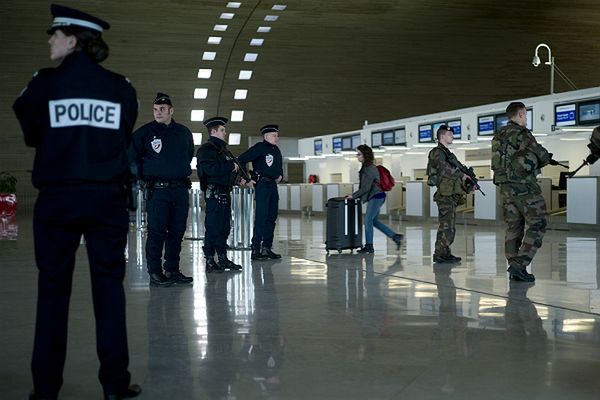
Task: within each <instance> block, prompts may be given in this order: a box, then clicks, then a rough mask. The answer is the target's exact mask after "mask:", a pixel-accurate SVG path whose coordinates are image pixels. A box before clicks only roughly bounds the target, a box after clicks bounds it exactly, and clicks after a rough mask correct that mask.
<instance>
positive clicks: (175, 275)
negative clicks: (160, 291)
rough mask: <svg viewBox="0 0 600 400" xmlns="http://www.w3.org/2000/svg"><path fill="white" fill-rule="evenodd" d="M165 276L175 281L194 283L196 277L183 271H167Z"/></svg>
mask: <svg viewBox="0 0 600 400" xmlns="http://www.w3.org/2000/svg"><path fill="white" fill-rule="evenodd" d="M165 276H166V277H167V278H169V280H170V281H171V282H173V283H192V282H193V281H194V278H192V277H191V276H185V275H184V274H182V273H181V271H172V272H170V271H166V272H165Z"/></svg>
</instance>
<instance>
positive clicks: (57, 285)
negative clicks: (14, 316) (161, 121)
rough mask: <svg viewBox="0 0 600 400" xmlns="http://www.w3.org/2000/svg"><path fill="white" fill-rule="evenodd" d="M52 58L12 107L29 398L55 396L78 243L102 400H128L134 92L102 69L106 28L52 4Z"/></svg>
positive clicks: (131, 389)
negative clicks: (33, 268)
mask: <svg viewBox="0 0 600 400" xmlns="http://www.w3.org/2000/svg"><path fill="white" fill-rule="evenodd" d="M50 9H51V12H52V15H53V17H54V20H53V23H52V26H51V27H50V29H49V30H48V34H49V35H50V39H49V40H48V43H49V45H50V59H52V60H57V61H61V63H60V65H59V66H58V67H56V68H47V69H42V70H40V71H39V72H38V73H37V74H36V75H35V76H34V78H33V79H32V80H31V82H29V85H28V86H27V88H26V89H25V90H24V91H23V92H22V93H21V96H20V97H19V98H18V99H17V100H16V101H15V103H14V105H13V109H14V111H15V114H16V116H17V118H18V119H19V122H20V123H21V128H22V130H23V134H24V137H25V143H26V144H27V146H30V147H34V148H35V149H36V152H35V160H34V165H33V173H32V183H33V185H34V186H35V187H36V188H38V189H39V195H38V198H37V201H36V204H35V210H34V217H33V235H34V244H35V256H36V257H35V258H36V262H37V267H38V270H39V275H38V303H37V318H36V327H35V341H34V348H33V357H32V361H31V370H32V374H33V384H34V391H33V392H32V393H31V395H30V396H29V398H30V399H56V398H57V397H58V392H59V390H60V388H61V386H62V383H63V369H64V364H65V357H66V351H67V322H68V311H69V299H70V295H71V283H72V277H73V269H74V267H75V253H76V251H77V248H78V246H79V242H80V239H81V236H82V235H83V237H84V238H85V241H86V245H87V246H86V247H87V253H88V260H89V264H90V275H91V281H92V298H93V302H94V314H95V317H96V339H97V346H96V347H97V353H98V358H99V360H100V371H99V379H100V382H101V384H102V386H103V390H104V394H105V398H107V399H121V398H126V397H135V396H137V395H138V394H139V393H140V392H141V388H140V387H139V386H138V385H131V386H129V383H130V379H131V376H130V374H129V371H128V370H127V368H128V364H129V355H128V347H127V331H126V324H125V292H124V290H123V278H124V276H125V246H126V243H127V233H128V226H129V215H128V212H127V197H126V190H125V188H124V186H125V185H124V183H125V182H126V181H127V178H128V173H129V166H128V162H127V145H128V144H129V141H130V140H131V131H132V130H133V126H134V124H135V120H136V118H137V112H138V109H137V99H136V93H135V89H134V88H133V87H132V86H131V84H130V83H129V81H128V80H127V79H126V78H125V77H124V76H122V75H119V74H116V73H114V72H111V71H108V70H106V69H104V68H102V67H101V66H100V65H99V63H100V62H102V61H104V59H106V57H108V46H107V45H106V43H105V42H104V40H103V39H102V32H103V31H104V30H106V29H108V28H109V24H108V23H107V22H105V21H103V20H101V19H99V18H96V17H94V16H91V15H89V14H86V13H83V12H81V11H78V10H75V9H72V8H68V7H61V6H58V5H54V4H53V5H52V6H51V8H50Z"/></svg>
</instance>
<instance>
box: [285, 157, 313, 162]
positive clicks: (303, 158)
mask: <svg viewBox="0 0 600 400" xmlns="http://www.w3.org/2000/svg"><path fill="white" fill-rule="evenodd" d="M285 159H286V160H289V161H306V160H308V157H286V158H285Z"/></svg>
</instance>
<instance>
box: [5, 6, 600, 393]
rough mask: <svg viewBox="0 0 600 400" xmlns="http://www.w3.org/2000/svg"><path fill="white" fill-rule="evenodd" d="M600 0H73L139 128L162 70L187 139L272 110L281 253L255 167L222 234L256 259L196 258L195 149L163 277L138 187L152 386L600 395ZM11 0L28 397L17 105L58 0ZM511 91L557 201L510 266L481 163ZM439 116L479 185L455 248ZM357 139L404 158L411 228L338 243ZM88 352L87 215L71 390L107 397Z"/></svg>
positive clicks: (27, 344) (131, 270) (132, 349)
mask: <svg viewBox="0 0 600 400" xmlns="http://www.w3.org/2000/svg"><path fill="white" fill-rule="evenodd" d="M596 3H597V2H596V1H593V0H573V1H571V2H561V1H558V0H548V1H544V2H539V1H534V0H520V1H516V0H507V1H502V2H500V1H498V2H494V1H487V2H481V1H479V0H457V1H454V2H451V3H449V4H446V3H444V4H441V3H440V2H437V1H435V0H427V1H419V2H409V1H405V0H370V1H364V0H346V1H343V0H333V1H319V0H303V1H277V2H275V1H271V2H268V1H264V0H253V1H243V0H242V1H241V2H228V1H225V0H224V1H189V2H187V1H169V2H163V1H157V0H150V1H146V2H144V3H143V6H142V5H141V3H139V4H138V3H137V2H118V1H114V0H109V1H102V2H101V1H97V0H82V1H71V0H69V1H65V2H64V5H66V6H70V7H76V8H79V9H82V10H84V11H87V12H90V13H92V14H94V15H98V16H101V17H102V18H105V19H106V20H107V21H109V22H110V23H111V29H110V30H109V31H107V32H106V33H105V34H104V38H105V40H106V41H107V43H108V44H109V46H110V49H111V52H110V57H109V58H108V59H107V61H106V62H105V63H104V66H105V67H106V68H108V69H110V70H114V71H116V72H119V73H122V74H124V75H126V76H127V77H128V78H129V79H130V80H131V82H132V84H133V85H134V87H135V88H136V90H137V96H138V101H139V107H140V108H139V115H138V120H137V123H136V128H139V127H140V126H141V125H143V124H145V123H147V122H150V121H152V118H153V116H152V104H153V100H154V97H155V94H156V92H164V93H168V94H169V95H170V96H171V99H172V100H173V104H174V109H175V114H174V118H175V120H176V121H177V122H179V123H182V124H184V125H186V126H188V127H189V128H190V130H191V131H192V132H193V136H194V144H195V145H196V146H199V145H201V144H202V143H204V142H206V137H207V133H206V129H205V128H204V126H203V125H202V121H203V120H205V119H207V118H210V117H214V116H219V115H222V116H225V117H227V118H229V119H230V120H231V122H230V123H229V124H228V126H227V130H228V133H229V136H228V139H227V140H228V144H229V148H230V150H231V151H232V152H233V154H235V155H239V154H241V153H242V152H243V151H245V150H246V149H248V148H249V147H250V146H251V145H253V144H254V143H257V142H259V141H261V140H262V137H261V135H260V131H259V127H260V126H262V125H265V124H278V125H279V128H280V142H279V147H280V149H281V152H282V154H283V164H284V165H283V169H284V175H285V176H284V182H282V183H281V184H279V185H278V195H279V207H278V209H279V216H278V219H277V224H276V227H275V241H274V244H273V250H274V251H276V252H277V253H280V254H281V255H282V258H281V259H277V260H251V258H250V257H251V251H250V248H249V242H250V237H251V233H252V224H253V213H254V210H253V203H252V191H251V190H249V189H248V188H245V189H239V188H238V189H235V190H234V193H233V198H234V201H233V204H234V205H233V207H232V214H231V221H232V230H231V234H230V237H229V242H228V243H229V247H230V249H229V252H228V254H229V256H230V258H231V259H232V260H233V261H234V262H236V263H238V264H240V265H242V267H243V268H242V270H241V271H239V272H225V273H210V274H207V273H205V259H204V255H203V252H202V246H203V239H204V234H205V227H204V217H205V203H204V199H203V194H202V193H201V190H200V187H199V183H198V177H197V175H196V170H195V168H196V160H194V161H193V162H192V168H193V173H192V176H191V177H190V178H191V180H192V188H191V190H190V210H189V215H188V220H187V230H186V233H185V238H184V240H183V246H182V252H181V263H180V268H181V271H182V272H183V273H184V274H185V275H189V276H191V277H193V279H194V281H193V284H186V285H172V286H170V287H153V286H151V285H149V277H148V272H147V270H146V254H145V243H146V239H147V233H148V230H147V218H146V215H145V213H144V207H145V204H144V202H143V201H142V200H140V201H139V203H138V204H139V207H138V211H137V212H133V211H132V212H131V213H130V227H129V233H128V242H127V248H126V259H127V267H126V268H127V270H126V277H125V281H124V286H125V293H126V299H127V330H128V340H129V357H130V363H129V370H130V371H131V374H132V382H133V383H138V384H140V385H141V387H142V389H143V392H142V394H141V395H140V397H139V398H141V399H227V400H234V399H239V400H245V399H461V400H462V399H481V398H488V399H545V400H546V399H590V400H591V399H600V381H599V380H598V379H597V377H598V375H599V374H600V243H599V238H600V162H597V163H594V164H591V165H590V163H584V162H583V161H584V160H585V159H586V156H587V155H588V154H589V149H588V147H587V144H588V143H589V141H590V135H591V132H592V130H593V129H594V128H595V127H597V126H600V84H599V82H600V74H599V72H598V71H600V57H598V54H597V53H598V52H597V51H596V50H597V49H596V47H598V46H597V44H596V42H597V40H596V38H597V37H598V36H599V35H600V23H599V22H598V21H600V5H598V4H596ZM0 12H1V14H2V15H5V16H7V18H6V21H4V22H3V24H0V35H1V36H2V37H3V38H8V37H11V38H13V39H12V40H10V41H5V42H8V43H7V44H9V45H6V46H3V47H2V48H1V49H0V83H1V88H2V90H0V117H1V118H2V120H3V129H2V132H0V137H1V138H2V143H3V144H2V146H0V173H2V172H4V173H6V174H8V176H11V177H14V178H16V180H17V183H16V189H15V195H16V199H17V206H14V204H11V205H10V206H7V204H8V203H7V201H8V200H6V199H7V198H6V197H0V206H1V207H0V214H1V217H2V218H1V223H2V225H1V226H0V273H1V274H2V275H1V276H2V279H1V280H0V359H1V360H2V361H3V362H2V363H0V398H2V399H24V398H27V396H28V394H29V392H30V391H31V389H32V378H31V371H30V363H31V353H32V344H33V335H34V328H35V312H36V299H37V277H38V274H37V269H36V259H35V255H34V240H33V207H34V204H35V200H36V196H37V190H36V189H35V188H34V187H33V186H32V184H31V169H32V165H33V158H34V154H35V150H34V149H32V148H28V147H26V146H25V144H24V142H23V135H22V133H21V129H20V126H19V123H18V121H17V119H16V118H15V115H14V113H13V111H12V108H11V105H12V104H13V102H14V100H15V99H16V98H17V97H18V96H19V93H20V92H21V90H22V89H23V87H24V86H25V85H26V84H27V82H28V81H29V80H30V79H31V75H32V73H34V72H35V71H36V70H37V69H39V68H43V67H52V66H56V63H53V62H51V61H50V60H49V58H48V43H47V40H48V38H47V35H46V33H45V30H46V29H47V27H48V26H49V23H50V22H51V16H50V13H49V3H48V2H46V1H42V0H31V1H26V2H24V1H16V0H8V1H5V2H2V4H0ZM134 16H135V18H133V17H134ZM536 57H537V59H536ZM512 101H522V102H524V103H525V105H526V107H527V120H528V121H527V122H528V124H527V127H528V128H529V129H530V130H531V131H532V133H533V135H534V137H535V138H536V140H537V141H538V142H539V143H540V144H542V145H543V146H545V147H546V148H547V149H548V150H549V151H550V152H552V153H553V155H554V159H556V160H557V161H559V162H560V163H561V164H563V165H558V166H549V167H545V168H544V169H542V170H541V171H540V173H539V175H538V177H537V178H538V183H539V185H540V187H541V189H542V196H543V197H544V200H545V202H546V204H547V207H548V213H549V215H548V227H547V232H546V235H545V236H544V240H543V245H542V247H541V248H540V249H539V251H538V253H537V255H536V256H535V258H534V260H533V262H532V263H531V265H530V266H529V267H528V269H529V271H530V272H531V273H533V274H535V277H536V281H535V283H526V282H515V281H510V280H509V279H508V274H507V271H506V269H507V267H508V265H507V260H506V258H505V244H504V240H505V224H504V221H503V213H502V208H501V204H502V196H501V194H500V192H499V190H498V188H497V187H496V186H495V185H494V183H493V172H492V170H491V168H490V165H491V161H490V158H491V145H490V140H491V138H492V136H493V134H494V132H495V131H497V130H498V129H500V128H501V127H502V126H504V125H505V124H506V123H507V118H506V115H505V113H504V110H505V108H506V106H507V105H508V104H509V103H510V102H512ZM442 124H445V125H449V126H452V127H453V128H454V134H455V135H454V143H453V144H452V145H451V146H450V149H451V150H452V151H453V152H454V153H455V154H456V155H457V157H458V159H459V160H460V161H461V162H463V163H464V164H466V165H468V166H471V167H473V170H474V174H475V175H476V176H477V178H478V179H479V183H480V185H481V188H482V190H483V193H485V195H484V194H483V193H482V192H475V193H470V194H468V195H467V196H466V203H465V204H464V205H462V206H460V207H459V208H458V211H457V225H456V239H455V241H454V244H453V245H452V253H453V254H455V255H457V256H460V257H462V261H461V262H459V263H436V262H434V260H433V252H434V243H435V240H436V233H437V229H438V219H437V218H438V210H437V208H436V205H435V202H434V201H433V193H434V189H431V188H430V187H429V186H428V185H427V184H426V181H427V176H426V166H427V154H428V152H429V151H430V150H431V149H432V148H433V147H434V146H436V143H435V136H436V130H437V128H439V127H440V126H441V125H442ZM360 144H367V145H369V146H371V147H372V148H373V149H374V154H375V161H376V163H377V164H381V165H384V166H386V167H387V168H388V169H389V170H390V171H391V173H392V175H393V176H394V178H395V180H396V185H395V186H394V188H393V189H392V190H391V191H389V192H388V193H387V198H386V203H385V205H384V207H383V208H382V210H381V216H380V220H381V221H382V222H384V223H386V224H388V225H389V226H390V227H391V228H392V229H393V230H394V231H395V232H398V233H400V234H401V235H403V240H402V244H401V246H399V248H398V247H397V246H396V244H395V243H394V242H393V241H392V240H390V239H388V238H387V237H386V236H385V235H383V234H382V233H381V232H379V231H377V230H376V231H375V237H374V243H373V245H374V249H375V251H374V253H373V254H357V253H356V248H355V249H352V250H349V249H339V250H340V251H338V249H337V248H328V246H327V245H326V240H327V233H328V229H329V228H328V223H327V206H326V204H327V201H328V199H330V198H334V197H343V196H345V195H347V194H350V193H352V192H353V191H354V190H356V188H357V185H358V170H359V168H360V165H359V163H358V162H357V161H356V156H355V154H356V147H357V146H358V145H360ZM580 166H581V168H580V169H578V167H580ZM576 169H578V171H577V174H575V175H574V176H573V177H570V176H569V175H568V171H575V170H576ZM4 176H6V175H4ZM2 178H3V176H2V175H0V184H1V183H2V182H1V179H2ZM9 194H10V193H9ZM0 196H5V194H3V193H0ZM140 199H141V198H140ZM364 208H365V207H363V213H364V211H365V210H364ZM15 209H16V215H14V214H13V212H14V210H15ZM357 229H361V230H362V227H360V228H357ZM363 238H364V234H363ZM98 366H99V363H98V360H97V356H96V337H95V330H94V313H93V306H92V296H91V288H90V273H89V262H88V259H87V252H86V244H85V241H84V240H83V239H82V241H81V244H80V246H79V249H78V253H77V258H76V268H75V273H74V277H73V292H72V295H71V302H70V313H69V340H68V352H67V360H66V365H65V371H64V384H63V387H62V389H61V392H60V396H59V398H60V399H65V400H75V399H83V398H101V397H102V388H101V386H100V384H99V382H98Z"/></svg>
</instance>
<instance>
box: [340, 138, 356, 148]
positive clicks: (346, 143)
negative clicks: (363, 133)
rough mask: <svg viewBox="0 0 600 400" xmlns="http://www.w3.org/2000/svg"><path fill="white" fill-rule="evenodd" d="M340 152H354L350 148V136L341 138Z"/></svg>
mask: <svg viewBox="0 0 600 400" xmlns="http://www.w3.org/2000/svg"><path fill="white" fill-rule="evenodd" d="M342 150H354V149H353V148H352V136H346V137H343V138H342Z"/></svg>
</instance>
